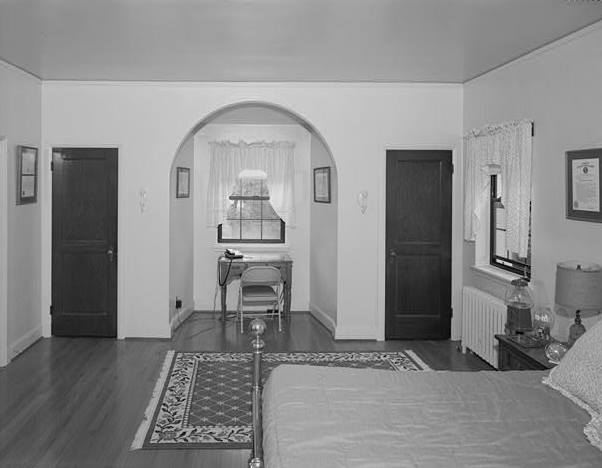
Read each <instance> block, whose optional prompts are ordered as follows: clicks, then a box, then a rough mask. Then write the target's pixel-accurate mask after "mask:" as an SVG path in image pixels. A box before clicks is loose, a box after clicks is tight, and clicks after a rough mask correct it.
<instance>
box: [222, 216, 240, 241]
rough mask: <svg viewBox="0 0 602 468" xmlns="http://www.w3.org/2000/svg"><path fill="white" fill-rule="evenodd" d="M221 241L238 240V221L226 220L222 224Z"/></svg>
mask: <svg viewBox="0 0 602 468" xmlns="http://www.w3.org/2000/svg"><path fill="white" fill-rule="evenodd" d="M222 239H240V221H235V220H227V221H225V222H224V223H222Z"/></svg>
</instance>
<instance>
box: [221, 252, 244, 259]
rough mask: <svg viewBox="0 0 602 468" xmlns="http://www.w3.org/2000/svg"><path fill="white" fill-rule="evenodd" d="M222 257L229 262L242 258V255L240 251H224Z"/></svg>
mask: <svg viewBox="0 0 602 468" xmlns="http://www.w3.org/2000/svg"><path fill="white" fill-rule="evenodd" d="M224 257H226V258H228V259H230V260H234V259H235V258H242V257H243V255H242V252H241V251H240V250H235V249H226V251H225V252H224Z"/></svg>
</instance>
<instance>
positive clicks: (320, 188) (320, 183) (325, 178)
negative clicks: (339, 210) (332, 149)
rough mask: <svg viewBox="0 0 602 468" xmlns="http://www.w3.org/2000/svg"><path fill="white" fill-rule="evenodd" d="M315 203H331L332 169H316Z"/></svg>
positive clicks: (327, 167)
mask: <svg viewBox="0 0 602 468" xmlns="http://www.w3.org/2000/svg"><path fill="white" fill-rule="evenodd" d="M314 202H316V203H330V167H329V166H326V167H316V168H314Z"/></svg>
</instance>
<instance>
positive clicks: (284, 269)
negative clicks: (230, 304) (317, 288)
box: [217, 254, 293, 320]
mask: <svg viewBox="0 0 602 468" xmlns="http://www.w3.org/2000/svg"><path fill="white" fill-rule="evenodd" d="M217 265H218V269H217V271H218V274H219V278H218V280H219V281H220V285H221V283H222V282H224V278H226V273H227V272H228V266H230V259H228V258H226V257H224V256H221V257H219V258H218V259H217ZM263 265H268V266H273V267H276V268H278V269H279V270H280V275H281V276H282V283H283V286H284V305H283V309H282V312H283V315H284V318H289V317H290V313H291V287H292V285H293V260H292V259H291V257H289V256H288V255H287V254H254V255H245V256H244V257H243V258H236V259H234V260H232V266H231V267H230V273H229V274H228V278H227V279H226V281H225V282H224V285H223V286H221V291H222V320H225V319H226V293H227V291H228V284H230V283H231V282H232V281H234V280H235V279H240V276H241V275H242V272H243V271H245V270H246V269H247V268H249V267H251V266H263Z"/></svg>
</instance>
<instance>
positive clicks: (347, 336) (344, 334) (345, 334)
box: [334, 326, 378, 340]
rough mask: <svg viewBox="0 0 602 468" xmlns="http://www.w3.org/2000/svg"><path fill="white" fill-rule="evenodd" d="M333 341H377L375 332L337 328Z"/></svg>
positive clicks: (354, 328)
mask: <svg viewBox="0 0 602 468" xmlns="http://www.w3.org/2000/svg"><path fill="white" fill-rule="evenodd" d="M334 339H335V340H377V339H378V335H377V333H376V331H375V330H370V329H366V328H365V327H341V326H337V327H336V330H335V333H334Z"/></svg>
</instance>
